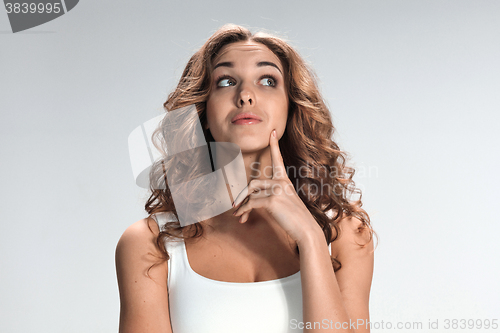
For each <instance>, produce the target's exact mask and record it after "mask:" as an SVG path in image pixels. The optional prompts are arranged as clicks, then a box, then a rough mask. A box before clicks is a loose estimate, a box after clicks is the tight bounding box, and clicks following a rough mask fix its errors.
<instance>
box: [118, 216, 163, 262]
mask: <svg viewBox="0 0 500 333" xmlns="http://www.w3.org/2000/svg"><path fill="white" fill-rule="evenodd" d="M159 232H160V231H159V229H158V225H157V224H156V222H155V221H154V220H153V219H152V218H145V219H142V220H139V221H137V222H135V223H134V224H132V225H131V226H129V227H128V228H127V229H126V230H125V232H123V234H122V236H121V237H120V240H119V241H118V244H117V246H116V252H117V254H122V253H126V252H128V250H130V249H131V248H133V249H134V250H137V249H138V248H143V247H149V246H150V245H154V244H155V240H156V237H158V234H159Z"/></svg>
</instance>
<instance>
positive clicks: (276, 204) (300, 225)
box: [233, 130, 321, 244]
mask: <svg viewBox="0 0 500 333" xmlns="http://www.w3.org/2000/svg"><path fill="white" fill-rule="evenodd" d="M270 146H271V161H272V167H273V169H272V170H273V175H272V178H271V179H265V180H262V179H252V180H251V181H250V183H249V184H248V186H247V187H248V192H247V193H249V194H248V196H247V197H246V198H245V199H243V200H241V202H240V198H239V197H240V196H238V197H236V199H235V200H234V202H235V203H236V202H239V203H238V204H237V205H236V207H238V208H237V209H236V211H234V213H233V215H235V216H240V215H241V218H240V223H245V222H246V221H247V220H248V217H249V215H250V212H251V211H252V209H254V208H263V209H264V210H265V211H266V212H267V213H268V214H269V215H270V216H271V217H272V218H273V219H274V220H275V221H276V222H277V223H278V224H279V225H280V226H281V227H282V228H283V229H284V230H285V231H286V232H287V233H288V235H289V236H290V237H291V238H292V239H293V240H294V241H295V242H297V244H299V243H300V242H301V240H302V239H304V237H305V236H307V234H308V233H309V232H317V231H318V229H319V231H320V232H321V229H320V228H319V225H318V224H317V222H316V220H315V219H314V217H313V216H312V215H311V213H310V212H309V210H308V209H307V207H306V205H304V203H303V202H302V199H300V197H299V196H298V195H297V193H296V192H295V188H294V187H293V184H292V182H291V181H290V179H289V178H288V175H287V173H286V169H285V165H284V164H283V157H282V156H281V152H280V148H279V144H278V138H277V136H276V130H273V131H272V132H271V138H270ZM243 192H244V191H243ZM243 192H242V193H243ZM240 195H241V194H240Z"/></svg>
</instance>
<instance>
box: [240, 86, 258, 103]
mask: <svg viewBox="0 0 500 333" xmlns="http://www.w3.org/2000/svg"><path fill="white" fill-rule="evenodd" d="M237 104H238V107H240V108H241V107H243V106H245V105H246V106H254V105H255V94H254V93H253V91H252V90H251V89H249V88H248V87H242V89H241V90H240V92H239V96H238V103H237Z"/></svg>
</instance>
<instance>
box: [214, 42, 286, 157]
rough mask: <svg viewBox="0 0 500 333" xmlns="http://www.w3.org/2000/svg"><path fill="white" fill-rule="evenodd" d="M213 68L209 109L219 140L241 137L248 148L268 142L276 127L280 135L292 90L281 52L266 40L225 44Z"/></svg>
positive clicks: (255, 148) (241, 144)
mask: <svg viewBox="0 0 500 333" xmlns="http://www.w3.org/2000/svg"><path fill="white" fill-rule="evenodd" d="M213 68H214V70H213V73H212V82H211V85H212V90H211V93H210V96H209V98H208V100H207V107H206V112H207V122H208V124H207V126H208V128H209V129H210V132H211V133H212V136H213V138H214V139H215V141H217V142H232V143H235V144H237V145H238V146H239V147H240V148H241V150H242V152H244V153H245V152H252V151H258V150H261V149H264V148H266V147H267V146H268V145H269V139H270V135H271V131H272V130H273V129H276V133H277V135H278V138H280V137H281V136H282V135H283V133H284V131H285V126H286V120H287V116H288V95H287V92H286V89H285V80H284V74H283V66H282V64H281V61H280V60H279V58H278V57H277V56H276V55H275V54H274V53H273V52H272V51H271V50H269V49H268V48H267V46H265V45H263V44H260V43H255V42H249V41H248V42H236V43H232V44H229V45H226V46H225V47H223V48H222V49H221V51H220V53H219V55H218V56H217V57H216V58H215V59H214V63H213ZM235 118H240V119H235Z"/></svg>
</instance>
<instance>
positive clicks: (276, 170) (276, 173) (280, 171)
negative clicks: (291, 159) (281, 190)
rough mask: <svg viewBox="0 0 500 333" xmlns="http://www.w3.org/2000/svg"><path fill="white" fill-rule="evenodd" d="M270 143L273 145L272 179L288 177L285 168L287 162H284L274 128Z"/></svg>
mask: <svg viewBox="0 0 500 333" xmlns="http://www.w3.org/2000/svg"><path fill="white" fill-rule="evenodd" d="M269 144H270V146H271V162H272V164H273V177H272V179H282V178H288V176H287V174H286V170H285V164H284V163H283V156H281V151H280V146H279V144H278V135H277V134H276V130H272V132H271V139H270V142H269Z"/></svg>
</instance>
